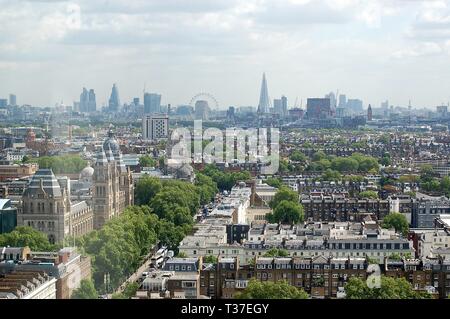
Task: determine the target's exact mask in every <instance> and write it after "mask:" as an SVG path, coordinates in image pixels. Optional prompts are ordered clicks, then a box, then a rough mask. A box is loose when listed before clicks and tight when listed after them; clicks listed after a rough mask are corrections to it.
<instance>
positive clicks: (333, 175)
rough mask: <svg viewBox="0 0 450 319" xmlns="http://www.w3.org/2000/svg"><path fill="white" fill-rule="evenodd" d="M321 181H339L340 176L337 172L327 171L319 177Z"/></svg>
mask: <svg viewBox="0 0 450 319" xmlns="http://www.w3.org/2000/svg"><path fill="white" fill-rule="evenodd" d="M321 179H322V180H323V181H340V180H341V179H342V175H341V174H340V173H339V172H338V171H333V170H332V169H327V170H326V171H325V172H324V173H323V174H322V176H321Z"/></svg>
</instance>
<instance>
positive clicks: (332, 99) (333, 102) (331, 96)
mask: <svg viewBox="0 0 450 319" xmlns="http://www.w3.org/2000/svg"><path fill="white" fill-rule="evenodd" d="M325 98H326V99H330V106H331V107H332V108H335V107H336V95H335V94H334V93H333V92H330V94H327V95H325Z"/></svg>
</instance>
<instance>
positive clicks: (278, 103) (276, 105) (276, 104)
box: [273, 99, 283, 115]
mask: <svg viewBox="0 0 450 319" xmlns="http://www.w3.org/2000/svg"><path fill="white" fill-rule="evenodd" d="M273 111H274V113H275V114H280V115H281V114H282V113H283V101H282V100H281V99H274V100H273Z"/></svg>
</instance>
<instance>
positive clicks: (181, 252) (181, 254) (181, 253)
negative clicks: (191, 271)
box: [176, 251, 187, 258]
mask: <svg viewBox="0 0 450 319" xmlns="http://www.w3.org/2000/svg"><path fill="white" fill-rule="evenodd" d="M176 257H177V258H187V255H186V253H185V252H183V251H180V252H179V253H178V254H177V256H176Z"/></svg>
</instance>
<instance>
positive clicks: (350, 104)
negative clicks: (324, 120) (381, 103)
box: [347, 99, 363, 113]
mask: <svg viewBox="0 0 450 319" xmlns="http://www.w3.org/2000/svg"><path fill="white" fill-rule="evenodd" d="M347 109H348V110H349V111H351V112H353V113H362V112H363V101H361V100H358V99H348V101H347Z"/></svg>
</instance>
